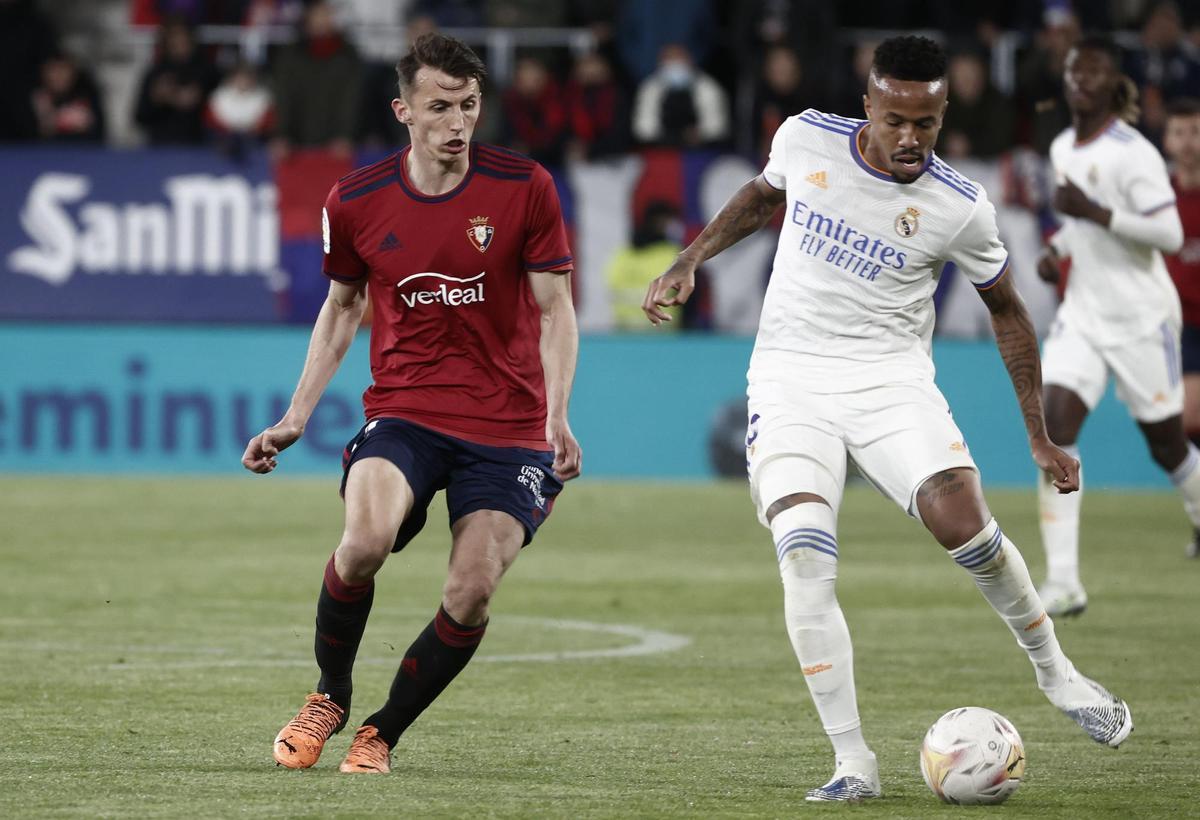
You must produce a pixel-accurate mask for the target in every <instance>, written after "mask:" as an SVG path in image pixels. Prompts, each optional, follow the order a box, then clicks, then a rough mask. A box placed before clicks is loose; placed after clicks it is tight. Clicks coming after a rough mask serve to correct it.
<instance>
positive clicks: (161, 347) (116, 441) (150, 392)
mask: <svg viewBox="0 0 1200 820" xmlns="http://www.w3.org/2000/svg"><path fill="white" fill-rule="evenodd" d="M751 344H752V341H751V340H750V339H747V338H741V337H721V336H707V335H703V336H692V335H683V336H672V337H663V336H650V335H647V336H585V337H584V338H583V339H582V342H581V345H580V355H579V369H578V374H577V376H576V381H575V390H574V395H573V397H572V401H571V424H572V427H573V429H574V431H575V434H576V435H577V436H578V438H579V440H580V442H581V444H582V445H583V448H584V473H585V475H587V476H589V477H592V478H647V479H704V478H709V477H712V476H713V475H714V473H713V470H712V467H711V466H710V464H709V456H708V446H707V443H708V437H709V432H710V429H711V427H712V423H713V419H714V418H715V417H716V416H717V414H718V413H719V412H720V411H721V410H722V408H724V407H726V406H728V405H729V404H730V403H731V402H741V401H744V396H745V373H746V365H747V362H748V360H749V356H750V348H751ZM307 345H308V330H307V329H304V328H299V327H286V326H278V327H258V328H249V327H236V326H227V327H176V328H171V327H146V326H122V325H94V324H92V325H84V324H65V325H61V324H60V325H38V324H25V323H7V324H0V350H4V351H6V353H5V354H4V355H3V358H0V471H3V472H58V473H159V474H186V473H226V474H236V473H239V472H240V471H241V466H240V458H241V454H242V450H243V448H244V447H245V444H246V441H247V440H248V439H249V438H250V437H251V436H252V435H254V434H255V433H257V432H258V431H259V430H261V429H262V428H263V427H265V426H266V425H268V424H270V423H272V422H274V421H275V420H276V419H278V418H279V416H280V415H281V414H282V413H283V411H284V409H285V408H286V407H287V403H288V401H289V399H290V397H291V393H292V390H293V389H294V387H295V383H296V378H297V377H298V376H299V373H300V368H301V365H302V364H303V360H304V355H305V350H306V348H307ZM934 358H935V359H936V361H937V364H938V382H939V384H940V385H941V387H942V390H943V392H944V393H945V394H946V397H947V399H948V400H949V402H950V405H951V407H952V408H954V414H955V420H956V421H957V422H958V424H959V426H960V427H961V428H962V431H963V433H964V435H965V436H966V439H967V442H968V444H969V445H970V447H971V452H972V454H973V455H974V457H975V460H976V462H977V463H978V464H979V466H980V469H981V471H982V473H983V477H984V481H985V484H986V485H988V486H994V485H1021V486H1032V484H1033V480H1034V477H1035V469H1034V467H1033V465H1032V463H1031V462H1030V459H1029V448H1028V445H1027V443H1026V441H1025V434H1024V427H1023V425H1022V422H1021V416H1020V413H1019V412H1018V410H1017V404H1016V399H1015V398H1014V397H1013V392H1012V387H1011V385H1010V384H1009V382H1008V376H1007V374H1006V373H1005V371H1004V367H1003V365H1002V363H1001V361H1000V357H999V355H998V353H997V352H996V349H995V346H994V345H992V344H989V343H954V342H943V343H940V344H936V345H935V348H934ZM369 380H370V372H369V365H368V344H367V339H366V337H365V333H364V334H360V338H359V339H358V340H357V341H356V343H355V344H354V345H353V346H352V347H351V350H350V353H349V355H348V357H347V359H346V361H345V363H344V364H343V365H342V368H341V370H340V371H339V372H338V374H337V376H336V377H335V378H334V380H333V382H332V384H331V385H330V387H329V390H328V391H327V392H326V395H325V397H324V399H322V401H321V403H320V405H318V408H317V410H316V412H315V413H314V415H313V418H312V420H311V421H310V423H309V426H308V429H307V431H306V434H305V436H304V438H302V439H301V440H300V441H299V442H298V443H297V444H296V445H295V446H293V447H292V448H291V449H289V450H288V451H286V452H285V453H284V454H283V457H282V458H281V459H280V471H279V472H280V474H282V475H306V474H308V475H311V474H320V475H326V476H330V477H331V480H333V479H334V478H335V477H336V476H337V474H338V470H339V456H340V454H341V452H342V448H343V446H344V445H345V443H346V442H347V441H348V440H349V439H350V438H351V436H353V434H354V433H355V431H356V430H357V429H358V427H359V426H360V425H361V424H362V404H361V395H362V391H363V389H364V388H365V387H366V386H367V384H368V383H369ZM1081 445H1082V449H1083V454H1084V461H1085V464H1086V468H1087V480H1088V483H1089V484H1090V485H1091V486H1093V487H1097V486H1114V487H1147V488H1166V487H1169V484H1168V482H1167V481H1166V479H1165V478H1164V477H1163V476H1162V474H1161V472H1159V471H1158V469H1157V468H1156V467H1155V466H1154V465H1153V463H1152V462H1151V461H1150V459H1149V457H1148V455H1147V454H1146V448H1145V445H1144V444H1143V443H1142V441H1141V436H1140V434H1139V433H1138V431H1137V428H1136V426H1135V425H1134V424H1133V422H1132V421H1131V420H1130V418H1129V416H1128V414H1127V413H1126V412H1125V410H1124V408H1123V407H1122V406H1121V405H1120V404H1118V403H1117V402H1116V401H1115V400H1114V399H1113V398H1112V396H1111V395H1110V396H1109V397H1108V398H1106V399H1105V401H1104V402H1102V403H1101V405H1100V406H1099V407H1098V408H1097V410H1096V412H1095V413H1093V415H1092V416H1091V418H1089V419H1088V423H1087V426H1086V428H1085V430H1084V435H1083V438H1082V439H1081Z"/></svg>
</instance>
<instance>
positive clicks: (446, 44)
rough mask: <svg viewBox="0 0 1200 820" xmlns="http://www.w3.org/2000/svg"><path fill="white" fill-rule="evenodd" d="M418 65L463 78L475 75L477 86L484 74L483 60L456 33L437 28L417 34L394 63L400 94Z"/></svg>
mask: <svg viewBox="0 0 1200 820" xmlns="http://www.w3.org/2000/svg"><path fill="white" fill-rule="evenodd" d="M421 66H425V67H426V68H436V69H437V70H438V71H444V72H445V73H447V74H449V75H450V76H451V77H457V78H460V79H462V80H469V79H471V78H474V79H475V80H477V81H478V82H479V85H480V86H482V85H483V81H484V79H485V78H486V77H487V68H486V67H485V66H484V65H483V60H480V59H479V55H477V54H476V53H475V52H474V51H472V50H471V47H470V46H468V45H467V44H466V43H464V42H463V41H462V40H459V39H458V38H457V37H450V36H449V35H446V34H439V33H437V32H436V31H435V32H431V33H429V34H422V35H421V36H420V37H418V38H417V39H416V41H415V42H413V44H412V48H411V49H410V50H409V52H408V53H407V54H405V55H404V56H403V57H401V58H400V62H398V63H396V81H397V85H399V87H400V94H401V95H403V94H404V92H405V91H407V90H408V89H409V88H411V87H412V84H413V82H415V81H416V78H417V71H419V70H420V68H421Z"/></svg>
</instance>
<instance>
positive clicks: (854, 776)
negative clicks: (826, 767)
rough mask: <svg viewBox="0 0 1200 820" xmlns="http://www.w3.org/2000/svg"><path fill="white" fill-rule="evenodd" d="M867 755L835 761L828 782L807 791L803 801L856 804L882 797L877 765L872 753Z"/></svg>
mask: <svg viewBox="0 0 1200 820" xmlns="http://www.w3.org/2000/svg"><path fill="white" fill-rule="evenodd" d="M868 754H869V755H870V757H857V758H847V759H846V760H840V759H839V760H837V768H835V769H834V772H833V777H832V778H831V779H830V781H829V782H828V783H826V784H825V785H824V786H821V787H819V788H816V789H809V790H808V793H807V794H806V795H804V799H805V800H810V801H813V802H837V801H841V802H848V803H857V802H859V801H861V800H866V799H867V798H871V797H880V796H882V795H883V789H882V788H881V787H880V785H879V764H878V763H877V762H876V761H875V753H874V752H869V753H868Z"/></svg>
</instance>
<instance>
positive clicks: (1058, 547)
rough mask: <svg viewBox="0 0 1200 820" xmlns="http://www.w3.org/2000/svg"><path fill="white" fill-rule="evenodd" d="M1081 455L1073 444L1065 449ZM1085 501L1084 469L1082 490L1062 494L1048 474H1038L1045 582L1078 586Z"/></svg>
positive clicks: (1070, 452)
mask: <svg viewBox="0 0 1200 820" xmlns="http://www.w3.org/2000/svg"><path fill="white" fill-rule="evenodd" d="M1062 449H1063V451H1064V452H1066V453H1067V454H1068V455H1071V456H1074V457H1075V458H1077V459H1078V458H1079V448H1078V447H1075V446H1074V445H1070V446H1066V447H1063V448H1062ZM1082 502H1083V469H1082V467H1081V468H1080V471H1079V491H1078V492H1074V493H1060V492H1059V491H1058V490H1057V489H1055V487H1054V484H1053V483H1052V482H1051V480H1050V477H1049V476H1048V475H1046V473H1044V472H1043V473H1041V474H1040V475H1039V476H1038V510H1039V512H1040V513H1041V516H1040V518H1041V530H1042V546H1043V547H1044V548H1045V550H1046V582H1047V583H1048V584H1053V585H1058V586H1061V587H1064V588H1066V589H1076V588H1078V587H1079V586H1080V582H1079V509H1080V506H1081V505H1082Z"/></svg>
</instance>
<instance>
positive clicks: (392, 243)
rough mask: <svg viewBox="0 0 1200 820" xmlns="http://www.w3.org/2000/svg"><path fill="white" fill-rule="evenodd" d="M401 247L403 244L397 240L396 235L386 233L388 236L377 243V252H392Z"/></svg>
mask: <svg viewBox="0 0 1200 820" xmlns="http://www.w3.org/2000/svg"><path fill="white" fill-rule="evenodd" d="M403 247H404V243H403V242H401V241H400V240H399V239H397V238H396V235H395V234H394V233H392V232H391V231H388V235H387V236H385V237H384V238H383V241H382V242H380V243H379V250H381V251H394V250H399V249H400V248H403Z"/></svg>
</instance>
